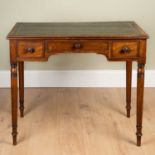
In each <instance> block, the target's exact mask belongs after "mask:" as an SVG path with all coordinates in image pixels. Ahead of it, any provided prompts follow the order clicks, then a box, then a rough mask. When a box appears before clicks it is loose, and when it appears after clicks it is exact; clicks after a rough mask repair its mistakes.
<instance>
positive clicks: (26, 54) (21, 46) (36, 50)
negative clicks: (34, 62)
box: [17, 41, 44, 59]
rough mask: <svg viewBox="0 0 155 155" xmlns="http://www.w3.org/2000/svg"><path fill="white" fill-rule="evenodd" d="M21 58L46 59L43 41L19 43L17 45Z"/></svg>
mask: <svg viewBox="0 0 155 155" xmlns="http://www.w3.org/2000/svg"><path fill="white" fill-rule="evenodd" d="M17 51H18V57H19V58H28V59H33V58H41V57H44V43H43V41H19V42H18V45H17Z"/></svg>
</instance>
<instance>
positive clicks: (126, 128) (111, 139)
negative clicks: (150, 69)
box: [0, 88, 155, 155]
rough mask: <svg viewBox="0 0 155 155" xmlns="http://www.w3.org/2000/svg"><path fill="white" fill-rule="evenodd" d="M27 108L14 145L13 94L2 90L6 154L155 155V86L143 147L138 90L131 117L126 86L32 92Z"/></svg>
mask: <svg viewBox="0 0 155 155" xmlns="http://www.w3.org/2000/svg"><path fill="white" fill-rule="evenodd" d="M44 92H46V93H44ZM25 107H26V109H25V117H24V118H20V117H19V122H18V131H19V134H18V145H17V146H12V137H11V121H10V120H11V117H10V90H9V89H0V155H154V154H155V89H153V88H147V89H145V105H144V123H143V137H142V147H137V146H136V136H135V129H136V127H135V126H136V125H135V119H136V115H135V114H136V113H135V110H136V109H135V107H136V89H133V91H132V111H131V118H130V119H129V118H127V117H126V110H125V89H123V88H121V89H118V88H42V89H35V88H33V89H26V90H25Z"/></svg>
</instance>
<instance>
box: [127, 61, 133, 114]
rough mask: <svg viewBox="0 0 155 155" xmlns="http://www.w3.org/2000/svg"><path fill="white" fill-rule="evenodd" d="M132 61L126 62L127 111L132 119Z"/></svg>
mask: <svg viewBox="0 0 155 155" xmlns="http://www.w3.org/2000/svg"><path fill="white" fill-rule="evenodd" d="M131 85H132V61H127V62H126V110H127V117H130V110H131Z"/></svg>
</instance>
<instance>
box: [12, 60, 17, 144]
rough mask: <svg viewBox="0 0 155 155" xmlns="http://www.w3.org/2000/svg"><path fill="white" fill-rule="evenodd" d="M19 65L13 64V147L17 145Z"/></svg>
mask: <svg viewBox="0 0 155 155" xmlns="http://www.w3.org/2000/svg"><path fill="white" fill-rule="evenodd" d="M17 98H18V88H17V63H14V64H11V104H12V136H13V145H16V143H17V134H18V133H17V109H18V107H17V104H18V102H17Z"/></svg>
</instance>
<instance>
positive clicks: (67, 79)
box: [0, 70, 155, 88]
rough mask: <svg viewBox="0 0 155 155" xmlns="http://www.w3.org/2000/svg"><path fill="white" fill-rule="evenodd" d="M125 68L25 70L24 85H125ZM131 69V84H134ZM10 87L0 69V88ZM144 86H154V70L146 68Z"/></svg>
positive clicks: (8, 74) (8, 77) (134, 73)
mask: <svg viewBox="0 0 155 155" xmlns="http://www.w3.org/2000/svg"><path fill="white" fill-rule="evenodd" d="M125 75H126V74H125V70H65V71H62V70H57V71H35V70H33V71H30V70H28V71H25V87H125V84H126V76H125ZM136 77H137V74H136V71H135V70H134V71H133V76H132V86H133V87H135V86H136V79H137V78H136ZM9 87H10V72H9V71H0V88H9ZM145 87H155V70H146V72H145Z"/></svg>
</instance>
